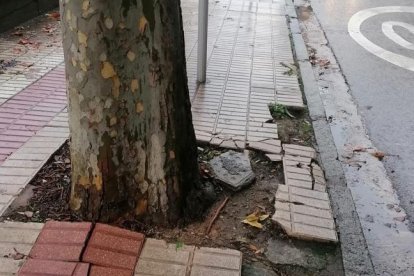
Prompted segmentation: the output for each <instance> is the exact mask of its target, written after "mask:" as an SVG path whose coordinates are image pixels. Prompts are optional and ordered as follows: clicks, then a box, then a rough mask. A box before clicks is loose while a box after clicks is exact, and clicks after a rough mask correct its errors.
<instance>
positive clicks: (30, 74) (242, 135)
mask: <svg viewBox="0 0 414 276" xmlns="http://www.w3.org/2000/svg"><path fill="white" fill-rule="evenodd" d="M197 3H198V2H197V1H196V0H184V1H182V10H183V22H184V31H185V42H186V56H187V66H188V68H187V71H188V80H189V90H190V96H191V99H192V111H193V123H194V127H195V130H196V135H197V140H198V141H199V142H208V143H210V144H212V145H217V146H218V145H220V146H222V147H229V148H241V149H243V148H245V147H246V143H249V142H258V141H263V140H274V141H276V139H277V138H278V136H277V125H276V124H269V123H266V122H267V121H268V120H271V119H272V117H271V115H270V113H269V109H268V104H269V103H271V102H276V101H278V103H281V104H287V105H290V106H296V107H302V106H303V100H302V95H301V91H300V88H299V84H298V79H297V76H296V75H294V74H293V75H288V74H285V72H286V71H287V70H288V68H286V67H285V66H283V65H282V64H287V65H290V64H293V63H294V60H293V55H292V49H291V44H290V39H289V30H288V26H287V23H286V18H285V5H284V0H277V1H276V0H275V1H273V2H271V1H269V2H253V1H252V2H250V1H245V0H222V1H210V6H209V8H210V16H209V37H208V44H209V45H208V69H207V82H206V84H205V85H200V86H197V85H196V65H197V50H196V49H197ZM13 32H15V31H11V32H10V33H9V34H5V35H3V36H2V38H1V44H0V57H1V59H4V60H8V61H13V62H12V63H13V64H14V66H9V67H5V69H3V71H4V74H0V85H1V90H0V100H1V101H3V103H2V104H1V105H0V141H1V143H0V192H1V193H0V214H2V213H3V212H4V211H5V209H6V208H7V206H8V205H9V204H10V203H11V201H12V200H13V198H14V197H16V196H17V195H18V194H19V193H20V191H21V190H22V189H23V188H24V187H25V185H26V184H27V183H28V182H30V180H31V178H32V177H33V175H34V174H35V173H36V172H37V171H38V170H39V169H40V168H41V166H42V165H43V164H44V163H45V162H46V160H48V158H49V156H50V155H51V154H52V153H53V152H54V151H55V150H57V149H58V148H59V147H60V145H59V143H63V141H64V139H59V138H67V137H68V126H67V124H66V123H65V122H64V120H61V118H65V117H66V116H67V115H66V114H65V113H66V111H65V107H66V104H67V99H66V97H65V93H66V92H65V76H64V65H63V55H62V48H61V45H60V42H59V37H60V29H59V28H58V24H57V23H56V21H55V20H53V19H47V18H46V19H45V18H42V19H36V20H35V21H34V22H33V24H31V27H30V28H29V29H24V30H22V31H21V32H22V36H16V35H13ZM22 40H23V42H24V43H26V44H25V45H21V44H19V43H21V42H22ZM16 49H18V50H16ZM28 65H30V66H28ZM33 95H36V96H33ZM56 121H58V122H59V123H57V122H56ZM42 129H43V131H41V132H40V133H41V134H40V136H39V131H40V130H42ZM38 137H45V138H42V139H39V138H38ZM29 142H30V143H29ZM42 142H45V143H44V144H40V143H42ZM48 142H52V143H48ZM276 142H277V141H276ZM258 146H259V147H260V146H261V145H258ZM264 146H266V147H267V145H264ZM39 147H41V149H40V150H39V149H38V148H39ZM274 153H276V152H274ZM5 160H7V162H5ZM10 168H13V170H11V169H10ZM27 168H30V170H27ZM22 171H25V173H24V175H21V172H22ZM29 172H30V173H29ZM16 179H18V181H16Z"/></svg>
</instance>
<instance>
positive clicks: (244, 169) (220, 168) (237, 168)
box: [209, 151, 256, 191]
mask: <svg viewBox="0 0 414 276" xmlns="http://www.w3.org/2000/svg"><path fill="white" fill-rule="evenodd" d="M209 164H210V166H211V168H212V170H213V173H214V174H215V176H216V177H217V179H218V180H220V181H221V182H222V183H223V184H225V185H226V186H228V187H229V188H230V189H232V190H234V191H238V190H240V189H242V188H244V187H246V186H248V185H250V184H251V183H252V182H253V181H254V179H255V178H256V177H255V174H254V173H253V171H252V167H251V165H250V160H249V158H247V157H246V156H245V155H244V154H243V153H239V152H235V151H228V152H226V153H223V154H221V155H219V156H217V157H215V158H213V159H212V160H211V161H210V162H209Z"/></svg>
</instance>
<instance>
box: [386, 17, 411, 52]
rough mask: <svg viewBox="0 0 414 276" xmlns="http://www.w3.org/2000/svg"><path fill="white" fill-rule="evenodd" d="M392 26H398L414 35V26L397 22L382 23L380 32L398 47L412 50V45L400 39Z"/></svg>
mask: <svg viewBox="0 0 414 276" xmlns="http://www.w3.org/2000/svg"><path fill="white" fill-rule="evenodd" d="M394 26H400V27H403V28H405V29H407V30H408V31H409V32H411V33H412V34H414V25H411V24H408V23H404V22H398V21H387V22H384V23H382V32H383V33H384V34H385V35H386V36H387V37H388V38H389V39H391V40H393V41H394V42H395V43H397V44H398V45H400V46H402V47H404V48H407V49H409V50H414V43H412V42H409V41H407V40H405V39H404V38H402V37H401V36H400V35H399V34H397V33H396V32H395V31H394Z"/></svg>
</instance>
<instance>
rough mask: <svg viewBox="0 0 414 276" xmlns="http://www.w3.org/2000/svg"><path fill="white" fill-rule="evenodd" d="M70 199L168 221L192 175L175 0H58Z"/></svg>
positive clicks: (112, 212) (90, 212)
mask: <svg viewBox="0 0 414 276" xmlns="http://www.w3.org/2000/svg"><path fill="white" fill-rule="evenodd" d="M61 16H62V26H63V46H64V52H65V63H66V76H67V84H68V98H69V125H70V130H71V146H70V148H71V158H72V193H71V201H70V205H71V208H72V209H73V210H75V211H77V212H79V213H80V214H81V215H83V216H84V217H85V218H86V219H90V220H99V221H111V220H114V219H117V218H119V217H121V216H131V215H133V216H137V217H141V218H146V219H150V220H151V221H153V222H156V223H161V224H171V223H174V222H176V221H177V219H178V218H179V217H180V216H181V214H182V210H183V207H184V204H185V199H186V197H187V195H188V194H189V193H190V192H191V191H192V190H193V189H194V187H195V186H196V182H197V181H198V165H197V147H196V140H195V135H194V129H193V125H192V119H191V110H190V100H189V96H188V87H187V76H186V69H185V68H186V67H185V53H184V33H183V26H182V19H181V9H180V1H179V0H83V1H82V0H61Z"/></svg>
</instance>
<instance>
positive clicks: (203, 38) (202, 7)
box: [197, 0, 208, 83]
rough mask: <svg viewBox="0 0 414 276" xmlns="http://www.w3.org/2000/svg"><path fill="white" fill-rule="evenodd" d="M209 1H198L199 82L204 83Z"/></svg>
mask: <svg viewBox="0 0 414 276" xmlns="http://www.w3.org/2000/svg"><path fill="white" fill-rule="evenodd" d="M207 35H208V0H199V1H198V52H197V55H198V57H197V81H198V82H199V83H204V82H205V81H206V74H207Z"/></svg>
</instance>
